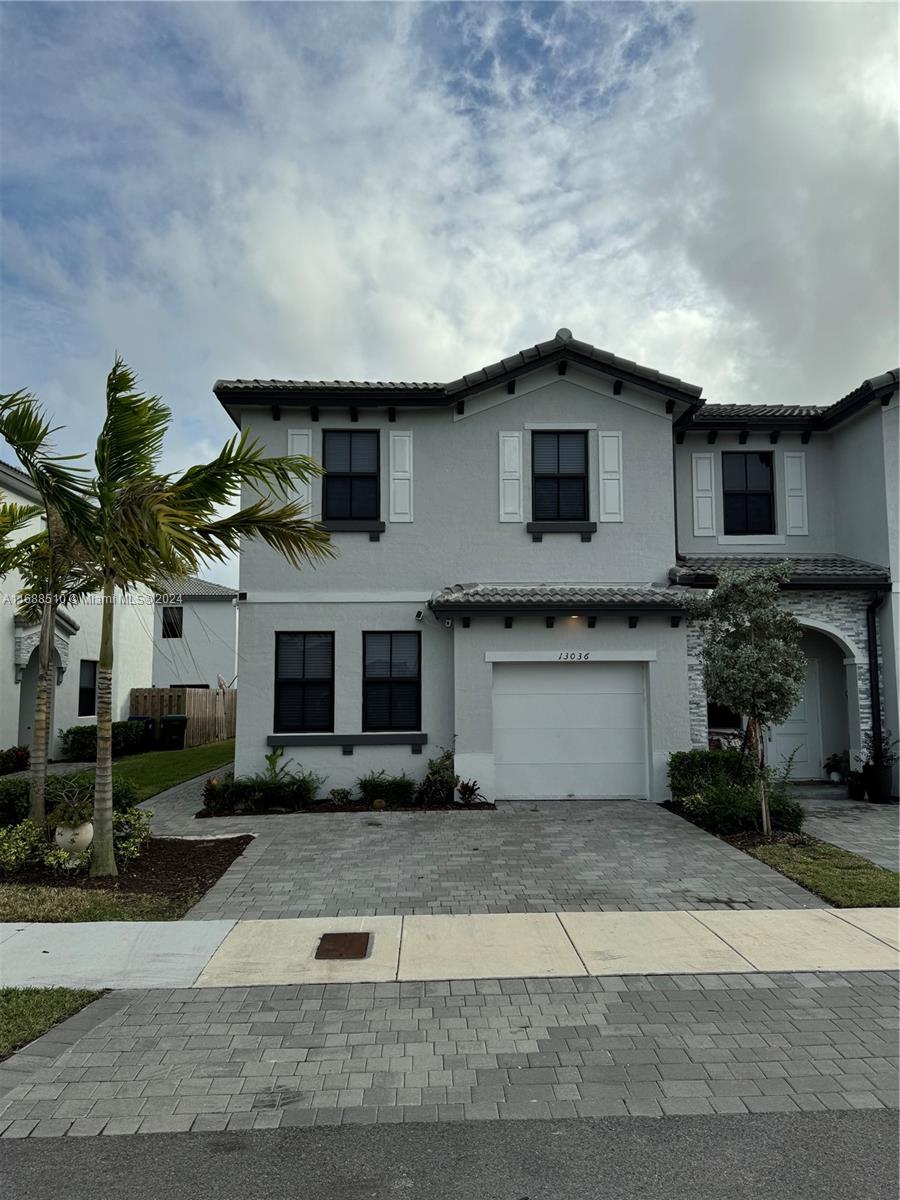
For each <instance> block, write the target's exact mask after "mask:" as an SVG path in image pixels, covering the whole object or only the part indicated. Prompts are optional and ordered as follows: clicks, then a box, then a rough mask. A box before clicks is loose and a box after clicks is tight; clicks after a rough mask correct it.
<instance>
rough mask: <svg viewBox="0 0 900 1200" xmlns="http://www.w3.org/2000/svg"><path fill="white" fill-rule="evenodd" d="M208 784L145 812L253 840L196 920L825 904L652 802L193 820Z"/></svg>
mask: <svg viewBox="0 0 900 1200" xmlns="http://www.w3.org/2000/svg"><path fill="white" fill-rule="evenodd" d="M201 789H202V780H200V781H197V780H194V781H192V782H191V783H190V784H183V785H181V787H179V788H175V789H172V792H170V793H166V795H165V796H161V797H157V798H156V799H154V800H152V801H150V802H149V807H151V808H153V809H155V810H156V813H157V816H156V818H155V820H154V832H155V833H157V834H166V833H169V834H173V835H179V836H184V835H185V834H188V835H190V836H194V837H209V836H210V835H220V836H224V835H230V834H233V833H237V832H252V833H255V834H257V837H256V839H255V840H254V842H253V843H252V844H251V845H250V846H248V847H247V849H246V850H245V852H244V854H243V855H242V856H241V857H240V858H239V859H237V860H236V861H235V862H234V863H233V865H232V866H231V867H230V868H229V869H228V871H227V872H226V873H225V875H224V876H223V877H222V878H221V879H220V880H219V882H218V883H217V884H216V885H215V886H214V887H213V888H212V889H211V890H210V891H209V892H207V894H206V895H205V896H204V897H203V899H202V900H201V901H200V903H199V904H198V905H196V907H195V908H193V909H192V910H191V912H190V913H189V914H188V917H189V918H190V919H193V920H196V919H198V918H201V919H209V920H222V919H237V920H245V919H248V918H251V919H253V918H281V917H316V916H329V917H331V916H356V915H391V914H426V913H503V912H579V911H585V912H598V911H608V910H614V911H616V910H623V911H630V910H641V911H648V910H655V909H669V910H671V909H682V910H697V909H704V908H780V909H784V908H822V907H824V902H823V901H821V900H819V899H818V897H816V896H813V895H812V894H811V893H809V892H807V891H805V890H804V889H803V888H801V887H800V886H799V885H797V884H795V883H792V882H791V881H790V880H789V879H786V878H784V876H782V875H779V874H777V872H775V871H772V870H771V869H770V868H769V867H767V866H765V865H764V864H763V863H760V862H757V861H756V860H755V859H752V858H750V857H749V856H748V855H745V854H742V853H741V852H740V851H738V850H735V849H733V848H732V847H730V846H728V845H726V844H725V843H724V842H722V841H720V840H719V839H718V838H715V837H711V836H710V835H709V834H707V833H704V832H703V831H702V830H700V829H697V828H696V827H695V826H693V825H691V824H689V823H688V822H687V821H684V820H682V819H681V818H680V817H677V816H675V815H674V814H672V813H670V812H668V811H666V810H665V809H663V808H660V807H659V806H657V805H655V804H646V803H638V802H635V801H607V802H603V801H598V802H592V801H580V802H567V801H545V802H537V803H535V802H530V801H529V802H523V803H505V804H501V805H499V806H498V808H497V810H496V811H495V812H471V813H447V812H444V813H346V814H334V813H323V814H321V815H317V814H296V815H293V816H267V817H235V818H231V817H229V818H216V819H214V820H209V821H196V820H194V819H193V813H194V812H196V811H197V809H198V808H199V795H200V791H201Z"/></svg>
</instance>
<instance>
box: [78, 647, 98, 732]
mask: <svg viewBox="0 0 900 1200" xmlns="http://www.w3.org/2000/svg"><path fill="white" fill-rule="evenodd" d="M78 715H79V717H94V716H96V715H97V663H96V660H95V659H92V658H83V659H82V660H81V666H80V667H79V669H78Z"/></svg>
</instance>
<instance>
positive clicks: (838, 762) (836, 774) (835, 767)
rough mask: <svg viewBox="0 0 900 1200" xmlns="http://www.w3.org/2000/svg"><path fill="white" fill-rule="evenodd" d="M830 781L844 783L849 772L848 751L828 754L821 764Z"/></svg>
mask: <svg viewBox="0 0 900 1200" xmlns="http://www.w3.org/2000/svg"><path fill="white" fill-rule="evenodd" d="M822 766H823V767H824V769H825V771H826V772H827V774H828V778H829V779H830V780H831V782H832V783H846V782H847V776H848V775H849V774H850V752H849V750H844V751H842V752H841V753H840V754H837V753H835V754H829V755H828V757H827V758H826V759H825V762H824V763H823V764H822Z"/></svg>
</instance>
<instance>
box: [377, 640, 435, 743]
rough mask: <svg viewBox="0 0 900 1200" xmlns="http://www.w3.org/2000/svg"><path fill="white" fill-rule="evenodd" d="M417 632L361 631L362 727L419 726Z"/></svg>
mask: <svg viewBox="0 0 900 1200" xmlns="http://www.w3.org/2000/svg"><path fill="white" fill-rule="evenodd" d="M421 687H422V680H421V670H420V637H419V634H418V633H364V634H363V729H366V730H378V729H418V728H419V727H420V725H421V720H422V717H421Z"/></svg>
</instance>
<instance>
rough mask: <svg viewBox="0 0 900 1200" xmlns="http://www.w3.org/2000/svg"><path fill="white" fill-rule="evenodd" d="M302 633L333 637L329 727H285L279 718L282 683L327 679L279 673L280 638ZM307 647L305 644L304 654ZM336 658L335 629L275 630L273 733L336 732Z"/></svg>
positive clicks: (302, 682)
mask: <svg viewBox="0 0 900 1200" xmlns="http://www.w3.org/2000/svg"><path fill="white" fill-rule="evenodd" d="M298 634H302V635H303V636H304V637H306V636H307V635H311V636H314V637H330V638H331V677H330V678H329V680H328V681H327V682H328V687H329V690H330V697H329V699H330V705H329V722H328V728H327V729H307V728H303V729H284V728H283V727H282V726H281V725H280V724H279V720H278V707H279V704H278V702H279V698H280V694H281V688H280V685H281V684H282V683H295V684H296V683H300V684H305V683H307V682H309V683H323V682H325V680H311V679H310V680H306V679H305V678H304V679H281V678H279V675H278V645H279V639H280V638H282V637H296V636H297V635H298ZM305 652H306V647H305V644H304V654H305ZM334 658H335V637H334V630H333V629H276V630H275V662H274V664H273V689H272V690H273V692H274V696H273V700H274V708H273V712H272V732H273V733H322V734H325V733H334Z"/></svg>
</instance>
